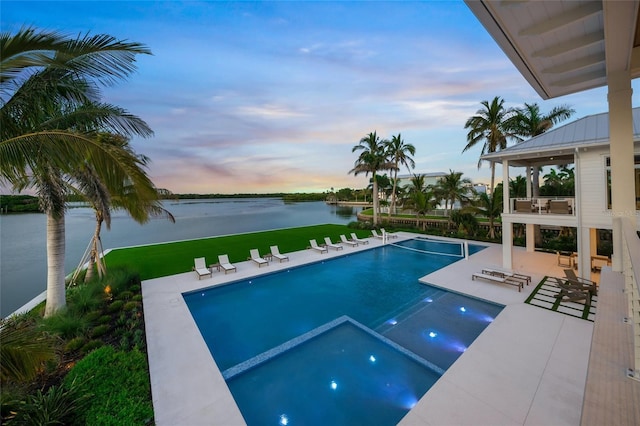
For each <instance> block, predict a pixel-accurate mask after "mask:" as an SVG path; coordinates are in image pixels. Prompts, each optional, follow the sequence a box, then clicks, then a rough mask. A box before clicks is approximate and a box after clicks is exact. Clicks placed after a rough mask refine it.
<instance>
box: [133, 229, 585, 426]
mask: <svg viewBox="0 0 640 426" xmlns="http://www.w3.org/2000/svg"><path fill="white" fill-rule="evenodd" d="M413 236H414V235H412V234H401V238H400V239H402V238H410V237H413ZM369 241H370V244H369V245H365V246H362V245H360V246H358V247H354V248H351V247H345V249H344V250H341V251H339V252H338V251H330V252H329V253H328V254H319V253H317V252H312V251H311V250H305V251H300V252H294V253H287V254H288V255H289V257H290V261H289V262H283V263H278V262H271V263H270V265H269V266H268V267H265V268H258V267H257V266H256V265H255V264H253V262H251V261H248V262H240V263H237V264H236V265H237V267H238V272H237V273H231V274H227V275H225V274H224V273H222V272H214V273H213V278H211V279H204V280H200V281H199V280H198V279H197V277H196V276H195V273H194V272H187V273H184V274H178V275H174V276H170V277H163V278H158V279H153V280H148V281H145V282H144V283H143V285H142V291H143V297H144V310H145V323H146V332H147V345H148V357H149V369H150V375H151V387H152V396H153V405H154V411H155V421H156V424H158V425H174V424H182V425H214V424H215V425H241V424H244V423H245V422H244V419H243V417H242V415H241V413H240V411H239V409H238V408H237V406H236V404H235V401H234V399H233V397H232V395H231V393H230V392H229V390H228V388H227V385H226V383H225V381H224V379H223V378H222V375H221V373H220V371H219V370H218V368H217V366H216V363H215V361H214V360H213V358H212V356H211V354H210V352H209V350H208V348H207V346H206V344H205V342H204V340H203V339H202V337H201V336H200V332H199V330H198V328H197V326H196V324H195V322H194V320H193V318H192V317H191V315H190V313H189V309H188V308H187V305H186V303H185V302H184V299H183V297H182V293H184V292H188V291H192V290H196V289H199V288H204V287H211V286H215V285H220V284H223V283H227V282H231V281H236V280H241V279H244V278H249V277H252V276H256V275H258V274H266V273H272V272H275V271H278V270H286V269H289V268H291V267H295V266H299V265H302V264H305V263H309V262H317V261H322V260H325V259H329V258H331V257H334V256H340V255H343V254H348V253H353V252H356V251H359V250H366V249H369V248H372V247H376V246H379V245H381V244H382V241H381V240H376V239H373V238H370V239H369ZM395 241H397V240H392V242H395ZM501 256H502V252H501V246H499V245H489V247H488V248H487V249H485V250H482V251H481V252H479V253H477V254H475V255H472V256H470V258H469V259H468V260H460V261H458V262H456V263H454V264H452V265H450V266H448V267H445V268H443V269H441V270H438V271H436V272H434V273H432V274H430V275H427V276H425V277H422V278H421V281H423V282H425V283H429V284H432V285H435V286H439V287H442V288H445V289H449V290H452V291H455V292H460V293H463V294H467V295H471V296H474V297H478V298H482V299H486V300H490V301H494V302H497V303H500V304H503V305H505V309H504V310H503V311H502V313H501V314H500V315H499V316H498V317H497V318H496V319H495V320H494V322H493V323H492V324H491V325H490V326H489V327H487V329H486V330H485V331H484V332H483V333H482V334H481V335H480V336H479V337H478V338H477V339H476V340H475V342H474V343H473V344H472V345H471V346H470V347H469V348H468V349H467V351H466V352H465V353H464V354H463V355H462V356H461V357H460V358H459V359H458V360H457V361H456V362H455V363H454V364H453V366H452V367H451V368H449V370H447V372H446V373H445V374H444V375H443V376H442V377H441V378H440V380H439V381H438V382H437V383H436V384H435V385H434V386H433V387H432V388H431V389H430V390H429V391H428V392H427V393H426V394H425V395H424V396H423V397H422V399H421V400H420V401H419V402H418V403H417V404H416V406H415V407H414V408H413V409H412V410H411V411H410V412H409V413H408V414H407V415H406V416H405V418H404V419H403V420H402V421H401V422H400V424H403V425H414V424H415V425H418V424H419V425H464V424H469V425H498V424H501V425H502V424H504V425H533V424H554V425H555V424H566V425H578V424H579V423H580V416H581V411H582V401H583V395H584V388H585V381H586V375H587V365H588V360H589V349H590V345H591V335H592V332H593V323H591V322H589V321H585V320H581V319H577V318H574V317H569V316H567V315H563V314H560V313H557V312H553V311H549V310H545V309H541V308H537V307H534V306H530V305H527V304H525V303H524V301H525V300H526V298H527V297H528V296H529V294H530V293H531V291H532V290H533V289H534V288H535V286H536V284H537V283H538V282H539V281H540V280H541V279H542V278H543V277H544V276H546V275H549V276H563V271H562V268H561V267H558V266H556V257H555V255H550V254H543V253H527V252H525V250H524V249H515V250H514V269H515V270H516V271H518V272H521V273H525V274H528V275H531V276H532V278H533V280H532V284H531V285H529V286H525V287H524V289H523V291H522V292H518V291H517V289H516V288H514V287H512V286H506V285H500V284H495V283H490V282H482V281H472V280H471V274H472V273H474V272H479V271H480V270H481V269H483V268H488V267H494V268H499V266H500V260H501V258H502V257H501Z"/></svg>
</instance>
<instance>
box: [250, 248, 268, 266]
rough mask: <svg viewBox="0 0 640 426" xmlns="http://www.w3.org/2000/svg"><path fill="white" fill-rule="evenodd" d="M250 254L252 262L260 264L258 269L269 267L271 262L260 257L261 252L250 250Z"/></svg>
mask: <svg viewBox="0 0 640 426" xmlns="http://www.w3.org/2000/svg"><path fill="white" fill-rule="evenodd" d="M249 254H250V255H251V260H253V261H254V262H255V263H257V264H258V268H261V267H263V266H269V262H267V260H265V259H263V258H262V257H260V252H259V251H258V249H251V250H249Z"/></svg>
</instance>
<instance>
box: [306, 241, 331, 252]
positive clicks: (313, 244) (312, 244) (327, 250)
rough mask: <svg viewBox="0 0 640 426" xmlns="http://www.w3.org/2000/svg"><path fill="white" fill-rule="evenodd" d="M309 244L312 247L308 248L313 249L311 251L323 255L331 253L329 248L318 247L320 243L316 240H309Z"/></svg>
mask: <svg viewBox="0 0 640 426" xmlns="http://www.w3.org/2000/svg"><path fill="white" fill-rule="evenodd" d="M309 244H311V245H310V246H309V247H308V248H311V249H313V250H315V251H318V252H320V253H321V254H322V253H329V249H328V248H326V247H320V246H319V245H318V242H317V241H316V240H315V239H313V240H309Z"/></svg>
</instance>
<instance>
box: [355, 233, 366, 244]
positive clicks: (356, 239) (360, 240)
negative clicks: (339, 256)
mask: <svg viewBox="0 0 640 426" xmlns="http://www.w3.org/2000/svg"><path fill="white" fill-rule="evenodd" d="M351 241H355V242H356V243H359V244H369V241H368V240H363V239H360V238H358V236H357V235H356V233H355V232H352V233H351Z"/></svg>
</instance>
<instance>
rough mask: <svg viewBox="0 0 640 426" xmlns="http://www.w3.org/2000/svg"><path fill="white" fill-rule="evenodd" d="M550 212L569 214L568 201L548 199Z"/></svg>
mask: <svg viewBox="0 0 640 426" xmlns="http://www.w3.org/2000/svg"><path fill="white" fill-rule="evenodd" d="M549 213H550V214H571V208H570V207H569V201H567V200H549Z"/></svg>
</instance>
